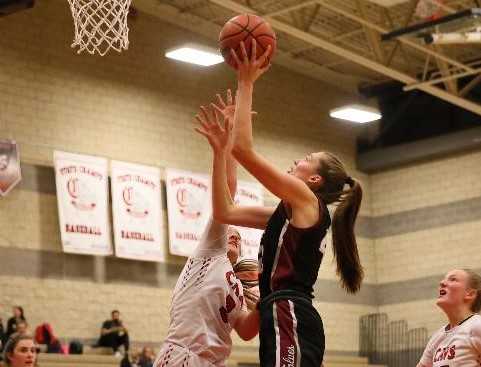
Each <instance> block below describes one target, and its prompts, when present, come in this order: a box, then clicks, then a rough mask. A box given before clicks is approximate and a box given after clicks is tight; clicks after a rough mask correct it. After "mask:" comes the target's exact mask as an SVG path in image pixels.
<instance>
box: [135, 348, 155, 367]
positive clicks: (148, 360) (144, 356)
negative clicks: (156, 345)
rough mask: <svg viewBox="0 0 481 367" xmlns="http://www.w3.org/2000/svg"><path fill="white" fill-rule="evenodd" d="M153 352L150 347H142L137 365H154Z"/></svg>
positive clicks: (144, 366)
mask: <svg viewBox="0 0 481 367" xmlns="http://www.w3.org/2000/svg"><path fill="white" fill-rule="evenodd" d="M154 360H155V353H154V350H153V349H152V348H151V347H144V348H143V349H142V353H141V354H140V357H139V363H138V364H139V367H152V366H153V365H154Z"/></svg>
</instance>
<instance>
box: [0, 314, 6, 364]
mask: <svg viewBox="0 0 481 367" xmlns="http://www.w3.org/2000/svg"><path fill="white" fill-rule="evenodd" d="M5 337H6V333H5V329H4V328H3V320H2V318H1V317H0V352H1V351H2V350H3V346H4V345H5V342H6V340H5ZM0 360H1V359H0Z"/></svg>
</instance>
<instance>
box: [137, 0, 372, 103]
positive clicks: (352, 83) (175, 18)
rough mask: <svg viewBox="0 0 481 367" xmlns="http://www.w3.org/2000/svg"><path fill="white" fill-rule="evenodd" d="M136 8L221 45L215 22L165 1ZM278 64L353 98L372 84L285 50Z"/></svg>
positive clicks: (146, 0) (145, 1) (142, 2)
mask: <svg viewBox="0 0 481 367" xmlns="http://www.w3.org/2000/svg"><path fill="white" fill-rule="evenodd" d="M135 6H136V7H137V8H138V9H139V11H142V12H144V13H147V14H150V15H152V16H154V17H156V18H157V19H160V20H162V21H164V22H166V23H170V24H172V25H174V26H177V27H182V28H184V29H186V30H188V31H190V32H192V33H195V34H198V35H200V36H203V37H205V38H204V40H203V41H202V43H205V41H206V40H207V39H209V40H210V41H211V45H212V46H214V47H215V45H216V43H217V42H218V41H217V37H218V34H219V32H220V29H221V26H220V25H218V24H216V23H213V22H212V21H211V19H210V20H206V19H203V18H200V17H199V16H196V15H194V14H191V13H183V12H180V11H179V9H178V8H176V7H174V6H172V5H168V4H165V2H163V1H162V2H161V1H152V0H135ZM246 9H249V12H251V13H255V11H254V10H252V9H251V8H246ZM200 36H199V38H200ZM275 63H276V64H278V65H281V66H284V67H286V68H288V69H290V70H294V71H295V72H297V73H300V74H302V75H305V76H307V77H309V78H312V79H316V80H319V81H321V82H324V83H327V84H329V85H332V86H333V87H336V88H338V89H341V90H343V91H345V92H347V93H349V94H353V95H357V94H358V85H359V83H361V82H368V81H369V79H368V78H367V77H362V78H360V77H356V76H352V75H348V74H346V73H340V72H336V71H333V70H330V69H328V68H325V67H323V66H322V65H318V64H315V63H313V62H309V61H307V60H302V59H299V58H295V57H293V56H291V55H289V54H288V53H287V52H285V51H282V50H279V51H278V52H277V53H276V60H275Z"/></svg>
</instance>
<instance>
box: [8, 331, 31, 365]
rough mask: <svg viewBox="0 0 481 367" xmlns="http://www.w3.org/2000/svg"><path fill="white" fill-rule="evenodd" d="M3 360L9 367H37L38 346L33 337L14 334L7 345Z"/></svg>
mask: <svg viewBox="0 0 481 367" xmlns="http://www.w3.org/2000/svg"><path fill="white" fill-rule="evenodd" d="M3 359H4V361H5V365H6V366H7V367H35V366H36V365H37V346H36V345H35V342H34V340H33V338H32V337H31V336H28V335H20V334H18V333H15V334H13V335H12V336H11V337H10V339H9V340H8V342H7V344H5V348H4V350H3Z"/></svg>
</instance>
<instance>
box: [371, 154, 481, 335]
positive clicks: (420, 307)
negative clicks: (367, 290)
mask: <svg viewBox="0 0 481 367" xmlns="http://www.w3.org/2000/svg"><path fill="white" fill-rule="evenodd" d="M480 162H481V153H480V152H470V153H465V154H459V155H456V156H451V157H445V158H443V159H437V160H432V161H430V162H425V163H420V164H415V165H411V166H408V167H402V168H398V169H392V170H388V171H386V172H382V173H378V174H375V175H372V176H371V177H370V182H371V186H370V187H371V198H372V200H371V204H372V206H371V209H372V217H371V221H372V224H374V228H375V231H374V233H372V235H373V238H374V243H375V254H376V256H375V258H376V269H377V281H378V283H377V284H378V286H377V290H378V291H379V292H378V297H379V310H380V312H386V313H387V314H388V316H389V319H390V320H401V319H404V320H407V321H408V323H409V327H410V328H411V327H426V328H427V329H428V332H429V333H430V334H432V333H433V332H434V331H435V330H436V329H438V328H440V327H441V326H442V325H443V324H444V323H446V319H445V316H444V314H443V313H442V312H441V311H440V309H438V308H437V306H436V305H435V301H436V298H437V297H438V284H439V281H440V280H441V279H442V278H443V277H444V275H445V273H447V272H448V271H449V270H451V269H454V268H472V269H474V270H477V271H479V270H481V251H480V240H479V238H480V237H479V234H480V232H481V210H480V209H481V185H480V184H479V183H480V182H481V165H480Z"/></svg>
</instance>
